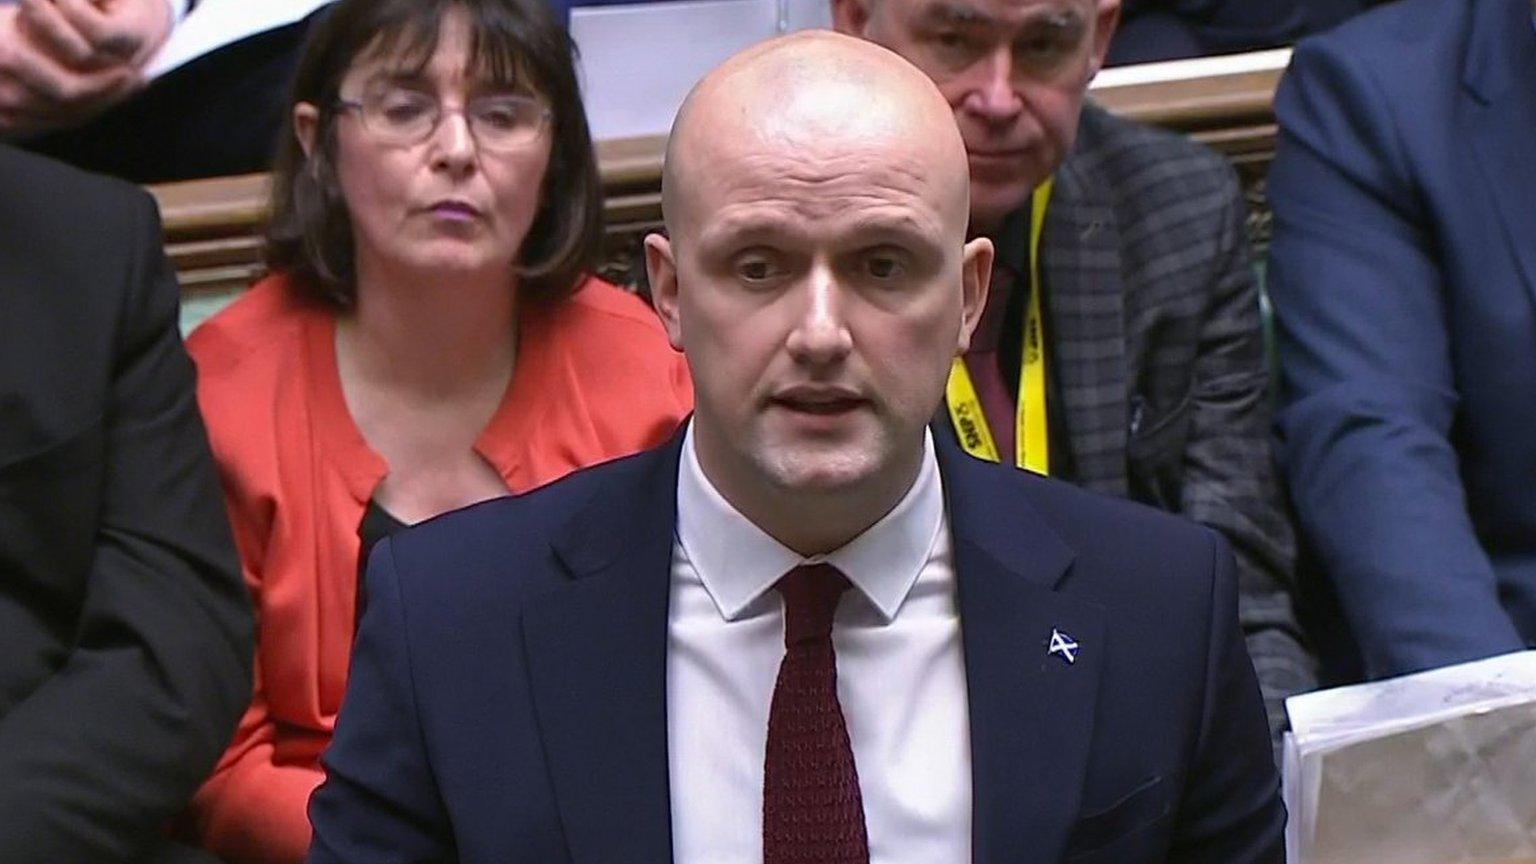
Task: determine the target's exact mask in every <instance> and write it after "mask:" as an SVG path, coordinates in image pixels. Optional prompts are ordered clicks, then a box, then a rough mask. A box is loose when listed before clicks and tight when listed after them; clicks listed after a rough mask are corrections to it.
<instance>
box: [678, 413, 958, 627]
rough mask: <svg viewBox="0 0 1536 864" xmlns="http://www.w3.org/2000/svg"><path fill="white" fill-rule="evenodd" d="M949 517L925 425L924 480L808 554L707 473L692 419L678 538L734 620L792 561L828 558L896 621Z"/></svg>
mask: <svg viewBox="0 0 1536 864" xmlns="http://www.w3.org/2000/svg"><path fill="white" fill-rule="evenodd" d="M943 516H944V490H943V486H942V485H941V480H940V479H939V469H938V461H937V460H936V459H935V458H934V453H933V436H932V433H930V432H927V431H925V432H924V433H923V460H922V464H921V466H920V467H919V468H918V472H917V479H916V480H914V481H913V483H912V487H911V488H910V489H908V490H907V494H906V495H905V496H903V497H902V499H901V501H900V502H899V503H897V505H896V506H895V507H894V508H893V509H892V510H891V512H889V513H887V514H886V515H885V516H884V517H883V518H881V519H880V521H878V522H876V523H875V524H874V525H871V526H870V527H869V528H868V529H867V530H865V531H864V533H862V534H860V535H859V536H857V537H855V538H853V539H852V540H850V541H849V542H848V543H847V544H845V545H844V546H842V547H841V548H839V549H836V550H834V551H833V552H831V553H829V554H826V555H816V556H812V557H810V558H806V557H803V556H801V555H800V554H799V553H797V552H795V551H794V550H792V549H790V548H788V547H787V546H785V545H784V544H782V543H780V542H779V541H777V540H775V539H773V538H772V537H770V536H769V535H768V534H767V533H766V532H765V531H763V530H762V529H761V528H759V527H757V526H756V525H754V524H753V523H752V522H751V521H749V520H748V519H747V517H745V516H743V515H741V513H740V511H738V510H737V509H736V508H735V507H733V506H731V504H730V502H728V501H726V500H725V498H724V496H722V495H721V494H720V493H719V491H718V490H716V489H715V487H714V484H712V483H711V482H710V481H709V478H708V477H705V476H704V471H703V469H702V468H700V467H699V459H698V454H697V452H696V451H695V449H694V442H693V424H692V421H691V420H690V421H689V426H688V431H687V432H686V433H685V435H684V438H683V452H682V461H681V464H680V466H679V470H678V472H677V539H678V543H679V544H681V545H682V550H683V554H684V555H686V556H687V557H688V560H689V562H690V563H692V565H693V567H694V569H695V570H696V571H697V572H698V574H699V578H700V580H701V581H702V582H703V583H704V588H705V590H706V591H708V592H709V596H710V598H711V599H712V600H714V603H715V608H716V609H717V610H719V612H720V615H721V617H723V618H725V619H726V620H727V621H734V620H736V619H737V618H740V617H741V616H742V615H743V614H744V613H745V612H746V609H747V607H748V606H749V605H750V604H751V603H752V602H753V601H754V600H756V599H757V598H759V597H761V596H763V594H765V593H767V592H768V591H769V590H770V589H772V588H773V585H774V583H775V582H777V581H778V580H779V578H780V577H781V576H783V575H784V574H785V573H788V572H789V571H790V570H791V569H792V568H794V567H796V566H799V565H801V564H807V563H815V562H821V561H824V562H826V563H828V564H831V565H832V566H834V567H836V568H837V569H838V570H841V571H842V572H843V574H844V575H845V576H847V577H848V581H849V582H851V583H852V584H853V586H854V587H855V588H857V589H858V590H859V593H861V594H863V595H864V596H865V597H866V598H868V600H869V602H870V603H871V604H872V605H873V606H874V607H875V609H876V610H878V611H879V613H880V615H881V617H883V618H884V619H885V621H886V622H887V623H889V622H890V621H892V620H894V619H895V617H896V613H897V612H899V611H900V610H901V605H902V603H903V602H904V601H905V600H906V598H907V593H908V592H909V591H911V589H912V585H913V583H915V582H916V581H917V577H918V575H919V574H920V573H921V572H922V570H923V567H924V565H926V564H927V563H928V558H929V555H930V553H931V552H932V551H933V545H934V542H935V541H936V540H937V539H938V535H939V529H940V527H941V525H942V523H943Z"/></svg>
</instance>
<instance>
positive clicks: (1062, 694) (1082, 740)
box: [939, 446, 1104, 864]
mask: <svg viewBox="0 0 1536 864" xmlns="http://www.w3.org/2000/svg"><path fill="white" fill-rule="evenodd" d="M939 455H940V468H941V470H942V472H943V474H942V476H943V480H944V490H945V498H946V500H947V505H948V511H949V524H950V526H951V532H952V534H953V536H954V540H955V572H956V574H957V582H958V585H959V601H960V622H961V631H962V634H963V637H962V638H963V640H964V646H965V669H966V686H967V690H968V693H969V701H970V724H971V772H972V791H973V795H972V800H973V802H974V803H973V805H972V807H973V823H972V840H973V851H972V856H973V860H974V861H975V862H976V864H1005V862H1006V864H1030V862H1040V864H1046V862H1054V861H1056V860H1057V859H1058V858H1059V857H1060V852H1061V849H1062V848H1063V847H1064V845H1065V843H1066V840H1067V834H1068V832H1069V831H1070V830H1071V828H1072V825H1073V824H1074V822H1075V821H1076V817H1077V812H1078V809H1079V804H1080V796H1081V790H1082V785H1083V773H1084V770H1085V766H1086V762H1087V756H1088V749H1089V742H1090V739H1091V737H1092V732H1093V721H1094V707H1095V703H1096V700H1097V694H1098V683H1099V672H1100V657H1101V656H1102V655H1101V651H1100V649H1101V647H1102V646H1103V644H1104V639H1103V622H1102V618H1101V613H1100V611H1099V609H1098V608H1097V607H1096V606H1094V605H1092V604H1089V603H1085V602H1083V601H1082V600H1079V599H1076V598H1073V597H1068V596H1066V595H1064V594H1061V593H1058V592H1057V591H1056V590H1055V588H1056V586H1057V585H1058V584H1059V583H1060V582H1061V581H1062V580H1063V579H1064V578H1066V577H1067V575H1068V573H1069V570H1070V567H1071V563H1072V559H1073V553H1072V551H1071V549H1069V548H1068V547H1067V546H1066V545H1065V544H1064V543H1063V542H1062V540H1061V539H1060V538H1059V537H1058V536H1057V535H1056V534H1055V533H1054V532H1053V531H1051V530H1050V528H1049V527H1048V526H1047V525H1046V523H1045V521H1044V520H1043V519H1042V518H1040V517H1039V516H1038V514H1036V513H1034V512H1033V511H1032V510H1031V509H1030V506H1029V504H1028V503H1027V500H1028V496H1027V494H1026V491H1025V489H1024V488H1023V487H1025V486H1027V485H1028V484H1032V483H1039V482H1044V481H1041V480H1039V479H1037V478H1033V477H1030V476H1027V475H1025V474H1023V473H1022V472H1021V473H1013V472H1007V471H1003V470H1000V469H997V468H995V467H994V466H987V465H982V464H981V463H979V462H976V461H975V460H972V459H970V458H969V457H966V456H964V455H963V454H961V453H959V452H958V451H957V450H955V448H953V447H950V446H944V447H941V448H939ZM1005 500H1006V501H1007V502H1008V506H999V504H1000V503H1001V502H1003V501H1005ZM1021 516H1022V517H1024V518H1020V517H1021ZM1053 633H1054V634H1058V635H1059V636H1060V637H1062V639H1063V640H1071V641H1072V642H1075V643H1076V645H1077V648H1076V649H1075V651H1074V652H1072V653H1073V657H1072V659H1071V662H1068V658H1067V657H1066V656H1064V652H1060V651H1058V652H1056V653H1053V652H1052V651H1051V648H1052V635H1053Z"/></svg>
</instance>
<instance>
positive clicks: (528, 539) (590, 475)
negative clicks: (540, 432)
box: [390, 445, 667, 609]
mask: <svg viewBox="0 0 1536 864" xmlns="http://www.w3.org/2000/svg"><path fill="white" fill-rule="evenodd" d="M666 446H667V445H664V446H663V447H661V448H657V449H652V450H646V451H642V452H640V453H636V454H634V455H631V456H625V457H622V458H619V459H614V460H611V461H608V462H603V463H601V464H598V465H593V466H591V467H588V468H584V469H582V470H580V471H576V472H574V473H572V474H568V475H566V476H565V477H563V478H561V479H559V480H556V481H555V482H553V483H550V484H549V485H547V486H542V487H540V488H538V489H534V490H532V491H529V492H525V493H522V494H519V495H507V496H504V497H501V498H494V499H491V500H489V501H483V502H481V503H479V504H472V505H470V506H468V507H465V508H462V509H459V510H454V511H451V512H449V513H444V514H443V515H441V516H437V517H435V518H432V519H428V520H427V521H425V522H421V523H419V524H417V525H414V526H412V527H411V528H410V529H408V530H406V531H403V532H401V533H400V534H397V535H395V536H394V537H392V538H391V539H390V546H391V549H390V554H391V556H392V558H393V563H394V565H395V572H396V576H397V578H398V579H399V580H400V582H401V590H402V591H406V592H412V591H414V590H417V589H422V594H423V595H424V597H426V598H436V599H430V600H429V602H431V603H434V604H436V603H439V601H441V603H442V604H443V606H442V608H445V609H446V608H450V607H454V606H457V605H458V604H464V603H468V604H476V603H479V602H482V601H484V600H486V599H488V598H491V597H497V598H502V599H503V600H513V601H516V602H520V598H522V597H524V596H527V595H528V594H529V593H531V592H535V591H537V590H539V589H541V588H542V587H546V586H549V585H554V584H557V583H559V582H560V581H562V580H563V579H564V578H565V576H564V570H563V568H562V567H561V566H560V564H559V562H558V561H557V559H556V557H555V546H556V544H557V543H558V542H559V541H560V540H561V538H563V537H565V536H566V533H567V532H568V531H576V532H590V533H592V534H597V533H600V532H612V531H614V530H617V529H618V527H619V526H616V525H607V526H605V525H600V524H587V523H585V522H582V521H581V520H582V518H583V514H584V513H585V512H586V511H587V510H588V509H589V508H592V507H594V505H607V504H609V503H611V502H612V500H613V499H614V497H615V496H623V495H625V494H626V493H630V494H632V493H634V492H635V491H636V490H637V489H639V487H641V486H643V485H644V484H647V483H649V482H652V478H651V477H649V476H648V474H649V472H650V471H651V470H652V469H654V468H655V466H656V464H657V461H658V460H659V459H661V458H662V457H663V455H664V453H663V451H665V450H666ZM629 515H630V516H632V517H638V516H639V515H640V514H629Z"/></svg>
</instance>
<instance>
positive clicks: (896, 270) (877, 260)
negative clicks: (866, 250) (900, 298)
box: [864, 255, 907, 282]
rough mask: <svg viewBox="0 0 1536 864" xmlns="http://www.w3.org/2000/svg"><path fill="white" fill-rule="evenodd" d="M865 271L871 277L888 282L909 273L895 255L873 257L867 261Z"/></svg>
mask: <svg viewBox="0 0 1536 864" xmlns="http://www.w3.org/2000/svg"><path fill="white" fill-rule="evenodd" d="M864 269H865V270H866V271H867V272H868V273H869V275H870V276H873V277H874V278H876V279H879V280H881V281H886V282H888V281H891V280H893V279H899V278H901V277H902V276H904V275H906V272H907V268H906V267H904V266H902V263H901V261H900V259H898V258H897V257H896V256H895V255H871V256H869V257H868V258H867V259H865V262H864Z"/></svg>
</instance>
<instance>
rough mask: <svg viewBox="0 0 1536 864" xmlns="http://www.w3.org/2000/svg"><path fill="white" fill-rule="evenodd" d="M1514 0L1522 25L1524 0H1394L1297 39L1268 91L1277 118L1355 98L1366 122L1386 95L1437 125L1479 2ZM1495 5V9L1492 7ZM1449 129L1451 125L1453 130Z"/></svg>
mask: <svg viewBox="0 0 1536 864" xmlns="http://www.w3.org/2000/svg"><path fill="white" fill-rule="evenodd" d="M1517 3H1519V4H1520V9H1521V10H1523V12H1524V13H1525V14H1524V15H1517V17H1518V18H1519V19H1520V20H1523V21H1524V22H1525V24H1526V25H1527V26H1528V25H1529V23H1530V5H1529V4H1528V3H1521V2H1520V0H1489V2H1487V3H1460V2H1457V3H1452V2H1444V0H1397V2H1394V3H1389V4H1386V5H1384V6H1380V7H1377V8H1375V9H1372V10H1370V11H1369V12H1367V13H1365V14H1363V15H1359V16H1356V17H1355V18H1353V19H1351V20H1349V21H1347V22H1345V23H1344V24H1342V25H1340V26H1339V27H1337V28H1335V29H1333V30H1330V31H1327V32H1325V33H1320V34H1318V35H1315V36H1312V37H1309V38H1307V39H1304V40H1302V41H1301V42H1300V43H1298V44H1297V46H1296V50H1295V53H1294V54H1293V56H1292V58H1291V63H1290V67H1289V68H1288V69H1287V70H1286V75H1285V78H1284V79H1283V80H1282V81H1281V84H1280V88H1279V90H1278V92H1277V94H1276V103H1275V109H1276V113H1277V115H1278V116H1279V118H1280V122H1281V125H1282V126H1283V127H1285V126H1291V127H1294V126H1295V125H1296V124H1297V123H1300V122H1303V121H1304V120H1305V119H1306V118H1308V117H1312V116H1314V115H1315V113H1316V111H1317V106H1315V105H1314V104H1312V103H1314V102H1316V101H1318V100H1322V101H1325V102H1338V103H1342V104H1346V105H1348V104H1350V103H1355V104H1357V105H1358V106H1359V107H1360V113H1361V114H1362V115H1363V117H1362V118H1361V119H1355V118H1351V122H1368V121H1369V120H1370V118H1371V117H1372V116H1373V115H1375V114H1377V113H1378V112H1379V110H1380V108H1379V105H1380V103H1387V106H1388V110H1390V111H1393V112H1394V113H1401V114H1402V115H1404V116H1407V115H1412V114H1415V113H1417V114H1418V115H1419V116H1425V115H1428V116H1431V117H1434V118H1435V119H1434V120H1433V121H1432V122H1431V124H1430V125H1431V126H1433V127H1436V128H1440V127H1443V126H1444V121H1443V120H1441V119H1440V117H1441V115H1440V114H1439V112H1437V111H1435V108H1436V106H1443V105H1446V104H1448V103H1447V97H1451V96H1452V95H1453V94H1457V93H1460V92H1461V86H1462V76H1463V73H1464V71H1466V70H1465V68H1464V67H1465V64H1466V62H1467V59H1468V53H1469V51H1473V50H1475V49H1474V47H1473V46H1472V45H1471V44H1470V43H1471V40H1470V39H1469V38H1468V34H1469V32H1470V31H1471V30H1472V29H1473V19H1474V16H1477V15H1481V14H1490V13H1485V12H1484V11H1483V9H1484V8H1485V7H1492V6H1495V5H1503V4H1508V5H1509V6H1514V5H1516V4H1517ZM1494 11H1497V10H1494ZM1453 134H1454V133H1453Z"/></svg>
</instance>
